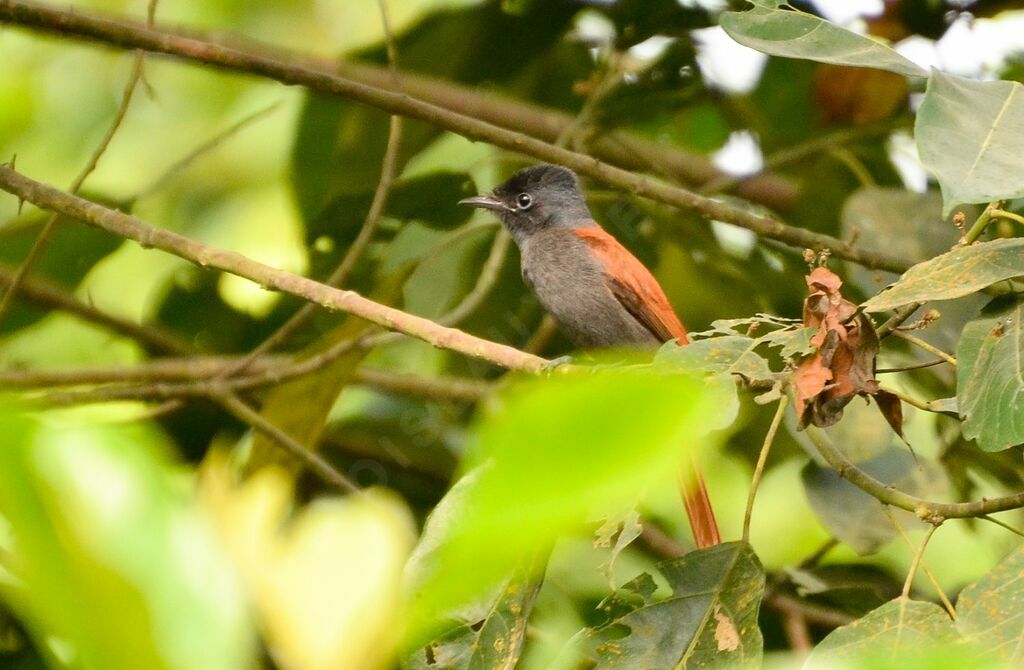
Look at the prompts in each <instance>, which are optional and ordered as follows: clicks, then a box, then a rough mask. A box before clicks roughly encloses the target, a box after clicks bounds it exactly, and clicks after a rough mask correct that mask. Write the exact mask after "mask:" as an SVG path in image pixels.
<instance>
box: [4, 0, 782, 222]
mask: <svg viewBox="0 0 1024 670" xmlns="http://www.w3.org/2000/svg"><path fill="white" fill-rule="evenodd" d="M83 15H84V16H85V17H86V18H84V20H78V19H79V17H82V16H83ZM5 21H10V22H12V23H22V24H24V25H26V26H27V27H30V28H35V29H40V30H43V31H46V32H56V33H58V34H64V33H65V32H67V33H68V34H71V33H72V32H73V33H74V34H76V35H78V36H80V37H87V36H89V35H92V34H93V31H92V30H91V28H95V25H96V23H97V18H96V17H93V18H89V15H88V13H87V12H85V11H83V10H80V9H79V8H77V7H76V8H75V11H74V13H72V12H61V11H55V10H48V9H43V8H40V7H39V6H38V5H34V4H32V3H27V2H26V3H17V4H16V5H12V4H11V3H9V2H2V3H0V22H5ZM98 21H99V22H107V23H110V22H112V21H111V20H110V15H109V14H107V15H105V16H104V17H103V18H99V19H98ZM116 24H118V25H122V26H124V27H126V28H128V29H132V28H134V27H137V26H138V22H137V21H135V20H134V19H132V18H128V17H121V18H119V19H117V21H116ZM161 32H163V33H164V34H166V35H167V39H168V40H170V41H172V42H173V41H174V40H176V39H181V38H192V39H198V40H201V41H204V42H207V43H214V41H215V40H225V45H227V46H235V47H237V48H239V49H241V50H244V51H247V52H257V53H263V54H266V55H272V56H273V57H275V58H276V59H278V60H281V61H286V62H289V63H293V64H301V66H303V67H306V68H308V69H313V70H321V71H324V72H331V73H337V74H340V75H341V76H344V77H347V78H349V79H354V80H356V81H358V82H360V83H363V84H367V85H370V86H375V87H378V88H385V89H391V80H392V77H391V73H390V71H389V68H388V67H386V66H385V67H382V66H379V65H375V64H371V63H357V62H351V61H341V62H338V61H337V59H334V58H323V57H315V56H311V55H306V54H298V53H295V52H291V51H288V50H286V49H282V48H281V47H278V46H271V45H268V44H265V43H261V42H258V41H256V40H254V39H252V38H248V37H242V36H238V35H231V34H225V32H224V31H220V30H219V31H217V32H216V33H204V32H202V31H199V30H188V31H184V30H181V29H177V30H176V31H170V30H165V29H161ZM96 39H100V40H103V36H102V35H97V36H96ZM121 48H126V47H123V46H122V47H121ZM402 84H403V88H404V89H405V92H407V93H408V94H409V95H412V96H414V97H417V98H420V99H423V100H426V101H429V102H432V103H433V104H435V105H438V106H440V107H445V108H447V109H450V110H452V111H454V112H457V113H461V114H465V115H469V116H475V117H477V118H479V119H482V120H485V121H488V122H489V123H492V124H494V125H497V126H501V127H503V128H508V129H515V130H519V131H521V132H524V133H526V134H528V135H531V136H533V137H537V138H539V139H542V140H544V141H547V142H554V141H555V140H556V138H557V137H558V136H559V134H561V132H562V130H563V129H564V128H565V127H566V126H567V125H569V124H570V123H572V116H570V115H569V114H566V113H564V112H561V111H557V110H554V109H551V108H548V107H542V106H539V105H536V104H532V103H528V102H524V101H522V100H517V99H514V98H511V97H508V96H504V95H500V94H497V93H494V92H492V91H487V90H483V89H481V88H480V87H472V86H465V85H461V84H457V83H454V82H450V81H444V80H440V79H436V78H434V77H429V76H424V75H418V74H414V73H405V74H403V76H402ZM391 90H394V89H391ZM590 148H591V150H592V151H593V152H594V155H595V156H598V157H599V158H601V159H602V160H606V161H608V162H610V163H614V164H617V165H619V166H620V167H622V168H625V169H634V170H646V169H648V166H650V165H656V166H659V167H660V170H659V172H661V173H664V174H666V175H667V176H668V177H669V178H670V179H672V180H674V181H677V182H681V183H685V184H703V183H705V182H707V181H709V180H712V179H717V178H720V177H722V176H723V173H722V172H721V171H720V170H718V169H717V168H716V167H715V166H714V165H713V164H712V163H711V162H710V161H709V160H708V159H707V157H706V156H703V155H701V154H698V153H695V152H689V151H686V150H684V149H681V148H679V147H676V146H670V145H666V144H664V143H661V142H658V141H656V140H650V139H647V138H645V137H643V136H642V135H640V134H636V133H630V132H625V131H618V130H617V131H612V132H609V133H606V134H604V135H603V136H602V137H601V138H599V139H598V140H597V141H596V142H594V143H592V145H591V147H590ZM719 190H721V189H719ZM735 191H736V194H737V195H739V196H740V197H742V198H745V199H747V200H750V201H753V202H757V203H760V204H762V205H765V206H767V207H769V208H771V209H774V210H785V209H788V208H789V207H792V205H793V203H794V200H795V199H796V197H797V196H798V194H799V190H798V188H797V186H796V185H795V184H794V183H793V182H792V181H791V180H789V179H787V178H785V177H782V176H780V175H771V174H761V175H753V176H750V177H746V178H744V179H742V180H741V182H740V183H739V184H738V185H737V186H736V189H735Z"/></svg>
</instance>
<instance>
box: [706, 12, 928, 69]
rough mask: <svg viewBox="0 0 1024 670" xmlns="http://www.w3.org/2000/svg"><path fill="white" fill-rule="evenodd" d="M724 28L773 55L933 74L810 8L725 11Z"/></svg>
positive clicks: (748, 44)
mask: <svg viewBox="0 0 1024 670" xmlns="http://www.w3.org/2000/svg"><path fill="white" fill-rule="evenodd" d="M772 4H774V3H772ZM721 26H722V29H723V30H725V32H726V33H728V34H729V37H731V38H733V39H734V40H736V41H737V42H739V43H740V44H742V45H744V46H748V47H750V48H751V49H757V50H758V51H761V52H763V53H766V54H769V55H771V56H783V57H786V58H804V59H808V60H814V61H819V62H822V63H833V64H836V65H852V66H855V67H870V68H875V69H879V70H889V71H890V72H895V73H897V74H904V75H907V76H910V77H925V76H927V75H928V73H927V72H925V71H924V70H923V69H921V68H920V67H919V66H918V65H915V64H914V63H913V62H911V61H909V60H907V59H906V58H904V57H903V56H901V55H899V54H898V53H896V52H895V51H893V50H892V49H890V48H889V47H887V46H885V45H884V44H882V43H881V42H876V41H875V40H873V39H871V38H869V37H864V36H863V35H858V34H856V33H852V32H850V31H849V30H846V29H844V28H840V27H839V26H837V25H835V24H832V23H829V22H828V21H826V20H825V19H822V18H819V17H817V16H814V15H812V14H807V13H805V12H800V11H794V10H790V9H782V8H772V7H771V6H764V5H763V4H760V3H759V4H758V5H757V6H755V7H753V8H751V9H749V10H747V11H745V12H725V13H723V14H722V17H721Z"/></svg>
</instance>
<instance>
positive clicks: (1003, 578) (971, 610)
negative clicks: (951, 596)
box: [956, 548, 1024, 668]
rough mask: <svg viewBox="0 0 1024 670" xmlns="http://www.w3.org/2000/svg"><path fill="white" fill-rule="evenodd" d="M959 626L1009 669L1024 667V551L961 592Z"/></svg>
mask: <svg viewBox="0 0 1024 670" xmlns="http://www.w3.org/2000/svg"><path fill="white" fill-rule="evenodd" d="M956 611H957V620H956V626H957V628H958V629H959V630H960V632H961V633H962V634H963V636H964V638H965V639H966V640H967V641H968V642H973V643H976V644H975V646H976V647H977V648H978V649H982V650H985V651H987V652H989V653H990V654H991V655H992V656H993V657H995V658H997V659H998V660H999V661H1001V662H1002V663H1005V664H1006V666H1005V667H1008V668H1019V667H1021V666H1022V665H1024V548H1018V549H1017V550H1016V551H1014V552H1013V553H1011V554H1010V555H1009V556H1007V557H1006V558H1004V559H1003V560H1002V561H1000V562H999V564H998V565H997V566H996V567H994V568H992V570H990V571H989V572H988V573H987V574H986V575H985V576H984V577H982V578H981V579H979V580H978V581H976V582H975V583H974V584H971V585H970V586H968V587H967V588H966V589H964V590H963V591H961V592H960V597H959V598H957V602H956Z"/></svg>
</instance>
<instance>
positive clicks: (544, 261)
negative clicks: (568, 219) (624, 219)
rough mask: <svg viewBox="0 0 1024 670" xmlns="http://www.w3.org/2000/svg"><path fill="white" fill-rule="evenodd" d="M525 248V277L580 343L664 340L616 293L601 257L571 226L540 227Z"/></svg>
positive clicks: (606, 344) (598, 344)
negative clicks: (626, 307) (618, 298)
mask: <svg viewBox="0 0 1024 670" xmlns="http://www.w3.org/2000/svg"><path fill="white" fill-rule="evenodd" d="M520 251H521V253H522V260H523V281H525V282H526V284H527V285H528V286H529V287H530V288H531V290H533V292H534V294H535V295H536V296H537V299H538V300H539V301H540V303H541V305H543V306H544V309H546V310H547V311H548V312H549V313H550V314H551V316H552V317H553V318H554V319H555V321H556V322H557V323H558V325H559V327H561V329H562V331H563V332H564V333H565V334H566V336H567V337H568V338H569V339H570V340H572V341H573V343H574V344H576V346H578V347H582V348H595V347H610V346H621V345H645V346H650V345H655V344H658V343H659V341H658V339H657V338H656V337H655V336H654V335H653V334H652V333H651V332H650V331H648V330H647V329H646V328H645V327H644V326H643V325H642V324H640V322H639V321H637V320H636V319H635V318H634V317H633V315H632V314H630V313H629V312H628V311H627V310H626V309H625V308H624V307H623V306H622V304H621V303H620V302H619V301H618V300H617V299H616V298H615V296H614V295H612V292H611V290H609V288H608V286H607V284H606V283H605V279H604V271H603V270H602V269H601V267H600V265H599V263H598V261H597V260H596V259H595V258H594V257H593V256H592V255H591V253H590V251H589V250H588V248H587V246H586V243H585V242H583V240H581V239H580V238H579V237H577V236H576V234H575V233H573V232H572V230H571V229H566V228H561V229H557V228H556V229H552V230H546V231H543V232H539V233H535V234H534V235H531V236H530V238H529V239H527V240H525V243H524V244H523V245H522V247H521V249H520Z"/></svg>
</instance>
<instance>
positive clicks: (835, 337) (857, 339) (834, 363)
mask: <svg viewBox="0 0 1024 670" xmlns="http://www.w3.org/2000/svg"><path fill="white" fill-rule="evenodd" d="M842 284H843V282H842V280H841V279H839V277H838V276H837V275H836V274H835V273H834V272H832V271H831V270H828V269H826V268H815V269H814V270H812V271H811V273H810V274H809V275H808V276H807V286H808V288H809V289H810V295H808V297H807V300H806V301H804V325H805V326H806V327H808V328H817V329H818V332H817V333H816V334H815V335H814V336H813V337H812V338H811V339H810V344H811V345H812V346H814V347H815V351H814V353H813V354H812V355H810V356H808V357H806V358H804V359H803V360H802V361H800V363H798V364H797V367H796V370H794V371H793V379H792V383H793V391H794V394H795V396H796V403H795V404H796V413H797V418H798V419H799V424H800V425H801V426H806V425H807V424H808V423H813V424H814V425H816V426H830V425H832V424H834V423H835V422H837V421H838V420H839V419H840V418H841V417H842V416H843V408H844V407H845V406H846V405H847V403H849V402H850V400H852V399H853V397H854V396H856V395H859V394H868V395H870V394H873V393H876V392H877V391H878V382H876V381H875V357H876V356H877V355H878V336H877V335H875V329H874V326H873V325H872V324H871V320H870V319H868V318H867V317H866V316H864V315H863V314H861V313H858V312H857V307H856V305H854V304H853V303H852V302H850V301H849V300H847V299H846V298H844V297H843V296H842V294H841V293H840V292H839V289H840V287H841V286H842Z"/></svg>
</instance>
